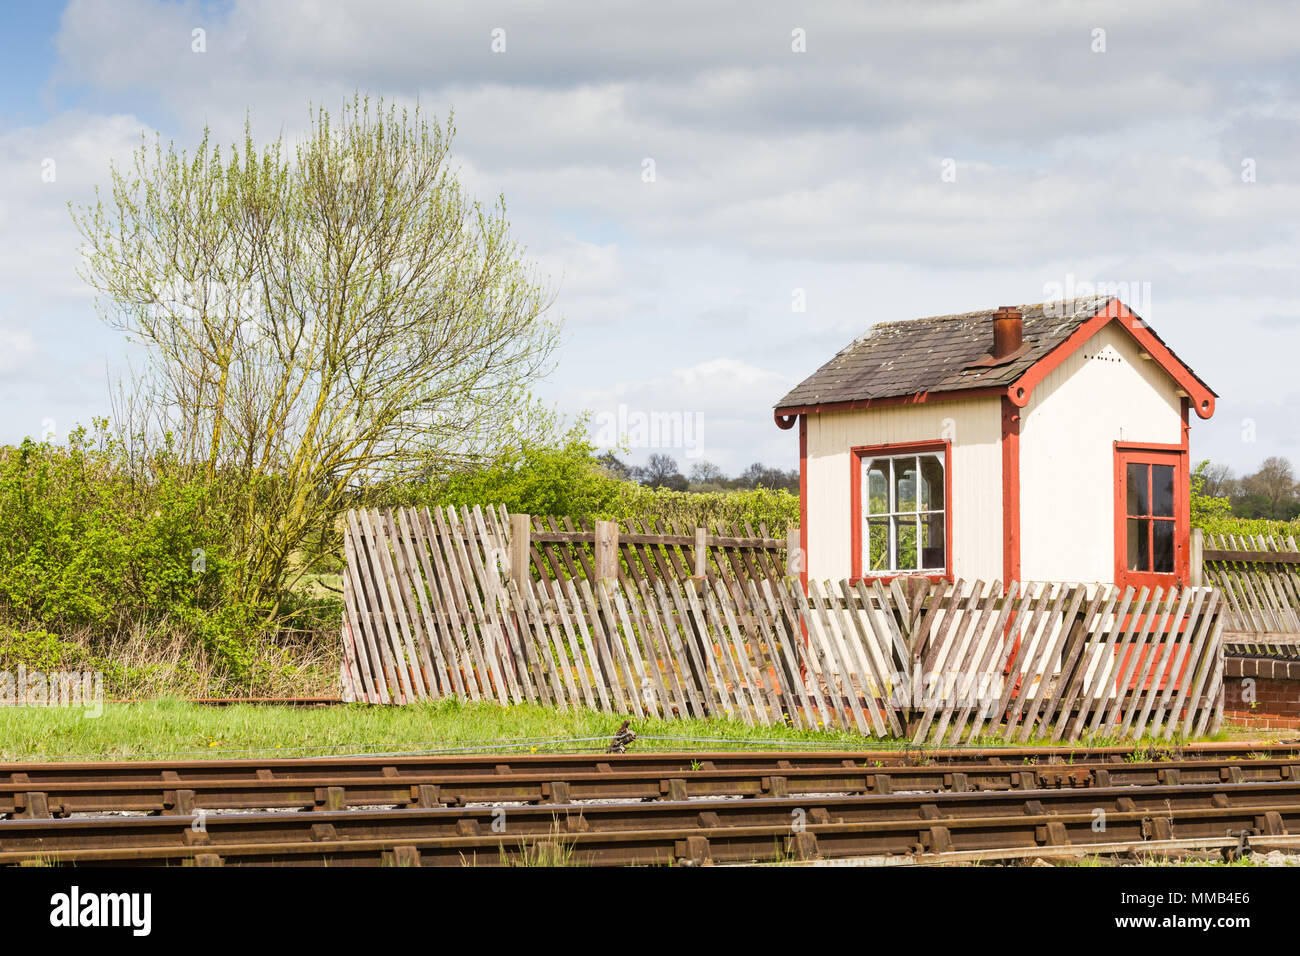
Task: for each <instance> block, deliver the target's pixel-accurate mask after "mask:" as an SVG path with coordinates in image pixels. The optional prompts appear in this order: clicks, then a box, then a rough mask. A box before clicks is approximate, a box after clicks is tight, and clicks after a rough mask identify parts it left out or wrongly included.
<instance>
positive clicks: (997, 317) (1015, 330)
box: [993, 305, 1025, 359]
mask: <svg viewBox="0 0 1300 956" xmlns="http://www.w3.org/2000/svg"><path fill="white" fill-rule="evenodd" d="M1024 336H1025V321H1024V316H1022V315H1021V313H1020V310H1019V309H1017V308H1016V307H1015V306H1014V305H1004V306H1002V307H1001V308H999V309H998V311H997V312H996V313H995V314H994V316H993V357H994V358H995V359H1001V358H1006V357H1007V356H1008V355H1010V354H1011V353H1012V352H1014V351H1015V350H1016V349H1018V348H1020V346H1021V343H1022V342H1023V341H1024Z"/></svg>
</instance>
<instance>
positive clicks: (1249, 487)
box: [1233, 455, 1300, 521]
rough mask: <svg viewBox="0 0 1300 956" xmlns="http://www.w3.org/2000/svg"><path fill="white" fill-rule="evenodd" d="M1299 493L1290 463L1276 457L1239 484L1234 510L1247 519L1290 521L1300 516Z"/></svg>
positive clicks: (1263, 463)
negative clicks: (1298, 514) (1299, 514)
mask: <svg viewBox="0 0 1300 956" xmlns="http://www.w3.org/2000/svg"><path fill="white" fill-rule="evenodd" d="M1298 492H1300V489H1297V487H1296V477H1295V471H1294V470H1293V469H1292V467H1291V462H1289V461H1287V460H1286V459H1285V458H1281V457H1278V456H1276V455H1274V456H1271V457H1269V458H1265V459H1264V461H1263V462H1261V463H1260V466H1259V470H1258V471H1256V472H1254V473H1253V474H1250V475H1246V476H1244V477H1243V478H1242V479H1241V480H1240V481H1239V482H1238V483H1237V495H1236V497H1235V498H1234V500H1233V510H1234V511H1235V512H1237V513H1238V514H1241V515H1242V516H1243V517H1247V518H1269V519H1272V520H1275V521H1289V520H1291V519H1292V518H1294V517H1295V516H1296V514H1297V513H1300V494H1298Z"/></svg>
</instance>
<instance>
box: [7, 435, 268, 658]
mask: <svg viewBox="0 0 1300 956" xmlns="http://www.w3.org/2000/svg"><path fill="white" fill-rule="evenodd" d="M235 493H236V489H235V488H233V487H226V486H225V484H224V483H223V482H222V480H221V479H216V480H208V479H205V478H203V477H202V475H201V474H194V473H192V472H189V471H188V470H187V469H185V468H182V467H180V466H179V465H178V464H177V462H176V461H175V459H174V458H173V457H172V456H171V454H170V452H169V450H167V449H164V450H162V451H159V452H158V453H156V454H155V455H153V456H152V457H151V459H150V460H149V461H147V462H144V463H141V462H131V460H130V458H129V456H128V455H127V453H126V451H125V449H124V448H123V447H122V445H121V443H120V442H119V441H118V440H117V439H116V438H114V437H113V436H112V435H111V434H109V432H108V430H107V428H106V423H104V422H102V421H101V422H98V423H96V430H95V432H94V433H93V434H92V433H90V432H88V431H87V430H85V429H77V430H76V431H75V432H73V434H72V435H71V436H70V438H69V441H68V444H67V446H65V447H56V446H54V445H52V444H50V443H48V442H43V443H37V442H34V441H32V440H31V439H27V440H25V441H24V442H23V443H22V444H21V445H19V446H17V447H6V448H3V449H0V613H3V617H4V619H5V620H6V621H7V622H10V623H12V624H14V625H17V626H18V627H19V628H23V629H25V630H27V631H28V633H29V634H30V633H42V632H44V631H51V632H55V633H62V634H67V633H70V632H76V631H89V632H93V633H98V634H112V633H116V632H118V631H120V630H122V629H124V628H127V627H131V626H136V625H140V624H145V625H148V624H150V623H158V622H162V621H166V620H171V621H174V622H177V623H179V624H181V625H182V626H184V627H186V628H188V629H190V630H191V632H192V633H193V634H194V635H195V637H196V638H197V639H198V640H199V641H201V642H202V644H203V645H204V647H205V648H206V649H207V650H208V651H209V652H210V653H212V654H214V655H215V656H216V657H217V658H218V659H220V660H223V661H225V662H226V664H227V665H228V666H229V667H230V668H231V669H232V670H233V671H234V672H239V671H240V670H241V669H242V668H243V667H245V666H246V664H247V660H248V653H249V651H248V648H249V645H250V644H251V642H252V640H253V639H254V636H255V635H256V633H257V630H258V628H257V624H258V619H259V614H258V610H259V609H253V608H249V607H247V606H245V605H242V604H240V603H239V602H238V601H233V600H232V599H231V595H230V593H229V591H230V589H229V586H228V583H229V579H230V577H231V574H232V568H231V566H230V564H229V563H228V562H227V561H226V559H225V557H224V553H225V544H226V540H227V537H228V534H229V529H230V525H231V510H232V502H233V500H234V498H235V496H236V494H235ZM261 613H263V614H264V613H265V611H264V609H261ZM32 629H34V630H32ZM23 640H24V641H26V642H29V643H30V641H32V640H34V638H32V637H30V636H28V637H24V639H23ZM24 653H26V652H24Z"/></svg>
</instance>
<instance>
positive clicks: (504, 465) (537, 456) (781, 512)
mask: <svg viewBox="0 0 1300 956" xmlns="http://www.w3.org/2000/svg"><path fill="white" fill-rule="evenodd" d="M595 451H596V449H595V448H594V447H593V446H592V445H591V444H590V443H589V442H588V441H587V439H586V437H585V436H584V435H583V434H582V432H581V430H580V429H577V428H575V429H574V430H572V431H570V432H569V433H568V435H566V436H565V438H564V440H563V442H562V443H561V444H559V445H558V446H545V445H525V446H524V447H522V448H520V449H518V450H516V451H512V452H509V453H507V454H506V455H504V456H502V457H501V458H499V459H498V460H497V461H495V462H494V463H493V464H491V465H489V466H486V467H482V468H478V469H474V470H466V471H462V472H457V473H455V474H453V475H451V476H450V477H449V478H447V479H446V480H445V481H443V482H441V483H434V484H429V485H398V486H390V487H388V488H386V489H384V491H383V492H382V494H380V496H379V499H380V501H381V502H382V503H383V504H386V505H391V506H394V507H396V506H399V505H428V506H430V507H433V506H444V507H445V506H447V505H454V506H456V507H457V508H459V507H461V506H465V507H470V508H472V507H473V506H474V505H504V506H505V508H506V510H507V511H509V512H510V513H512V514H530V515H541V516H549V517H555V518H564V517H568V518H573V519H574V520H575V521H576V520H578V519H585V520H587V521H594V520H596V519H601V520H606V521H629V520H634V521H637V522H645V523H653V522H654V521H655V520H656V519H658V520H662V521H664V522H670V523H677V524H680V525H685V526H687V527H692V528H693V527H696V526H701V525H703V526H707V527H710V528H711V527H713V525H714V523H715V522H717V521H723V522H725V523H726V524H729V525H730V524H735V525H738V526H743V525H744V523H745V522H749V523H750V524H751V525H753V527H754V529H755V530H757V529H758V527H759V525H766V526H767V530H768V533H769V534H772V535H777V536H780V535H784V534H785V531H786V528H787V527H790V526H794V525H798V523H799V496H798V495H795V494H791V493H790V492H788V491H784V490H776V491H773V490H769V489H763V488H759V489H755V490H753V491H718V492H689V491H671V490H669V489H666V488H649V487H646V486H645V485H639V484H637V483H636V482H634V481H624V480H620V479H618V478H616V477H614V476H613V475H611V474H610V473H609V472H607V471H606V470H605V469H604V468H602V467H601V465H600V463H599V461H598V460H597V459H596V457H595Z"/></svg>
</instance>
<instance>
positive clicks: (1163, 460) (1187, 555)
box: [1115, 441, 1191, 588]
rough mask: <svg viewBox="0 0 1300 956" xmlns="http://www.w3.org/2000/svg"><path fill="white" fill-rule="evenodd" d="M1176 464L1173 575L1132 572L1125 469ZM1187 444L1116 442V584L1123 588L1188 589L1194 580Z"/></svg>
mask: <svg viewBox="0 0 1300 956" xmlns="http://www.w3.org/2000/svg"><path fill="white" fill-rule="evenodd" d="M1129 462H1134V463H1136V464H1153V465H1172V466H1173V469H1174V570H1173V573H1171V574H1157V573H1155V572H1150V571H1130V570H1128V525H1127V521H1126V518H1127V517H1128V508H1127V499H1128V491H1127V484H1126V481H1125V470H1126V469H1125V466H1126V465H1127V464H1128V463H1129ZM1190 483H1191V482H1190V474H1189V467H1188V449H1187V447H1186V445H1153V444H1144V443H1141V442H1120V441H1117V442H1115V583H1116V584H1117V585H1119V586H1120V587H1125V586H1128V585H1132V586H1133V587H1135V588H1138V587H1142V586H1146V587H1162V588H1163V587H1170V586H1177V587H1184V586H1186V585H1187V584H1188V583H1189V582H1190V581H1191V529H1190V522H1191V498H1190Z"/></svg>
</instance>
